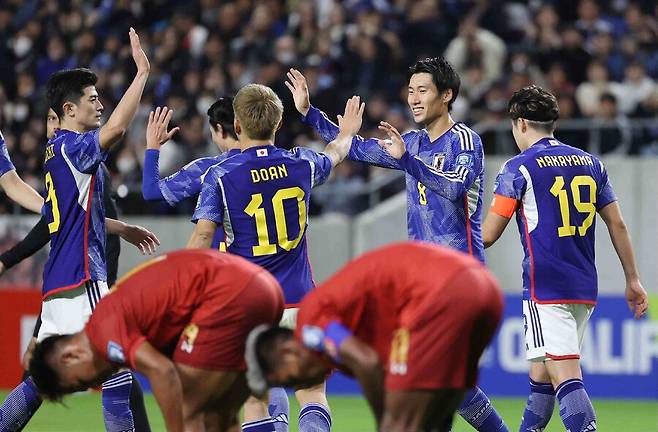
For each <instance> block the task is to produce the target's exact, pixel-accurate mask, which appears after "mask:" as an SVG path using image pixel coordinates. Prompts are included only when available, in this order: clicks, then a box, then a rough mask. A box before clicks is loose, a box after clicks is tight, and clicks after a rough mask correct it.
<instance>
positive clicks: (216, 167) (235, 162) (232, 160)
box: [205, 153, 248, 180]
mask: <svg viewBox="0 0 658 432" xmlns="http://www.w3.org/2000/svg"><path fill="white" fill-rule="evenodd" d="M221 156H223V155H219V157H214V158H209V159H212V161H213V163H212V164H210V165H209V166H208V169H207V170H206V175H205V177H206V178H212V179H214V180H219V179H220V178H222V177H224V176H226V175H228V174H230V173H231V172H233V171H234V170H235V169H236V168H238V167H240V166H241V165H242V164H244V163H245V162H246V161H247V160H248V157H247V155H245V154H244V153H237V154H234V155H231V156H228V157H224V158H221ZM209 162H210V161H209Z"/></svg>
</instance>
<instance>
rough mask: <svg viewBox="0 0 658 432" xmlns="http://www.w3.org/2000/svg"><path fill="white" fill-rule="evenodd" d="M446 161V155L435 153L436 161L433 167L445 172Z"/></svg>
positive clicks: (433, 161)
mask: <svg viewBox="0 0 658 432" xmlns="http://www.w3.org/2000/svg"><path fill="white" fill-rule="evenodd" d="M445 160H446V154H445V153H434V159H433V160H432V166H433V167H434V168H435V169H436V170H438V171H443V163H444V162H445Z"/></svg>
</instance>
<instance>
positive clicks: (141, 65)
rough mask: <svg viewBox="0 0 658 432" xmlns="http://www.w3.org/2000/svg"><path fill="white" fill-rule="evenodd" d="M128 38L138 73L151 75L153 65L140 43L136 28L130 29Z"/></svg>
mask: <svg viewBox="0 0 658 432" xmlns="http://www.w3.org/2000/svg"><path fill="white" fill-rule="evenodd" d="M128 36H129V37H130V48H131V50H132V55H133V60H134V61H135V65H136V66H137V73H138V74H140V73H149V71H150V70H151V65H150V63H149V59H148V58H147V57H146V53H145V52H144V50H143V49H142V44H141V43H140V42H139V36H138V35H137V32H136V31H135V29H134V28H132V27H130V31H129V32H128Z"/></svg>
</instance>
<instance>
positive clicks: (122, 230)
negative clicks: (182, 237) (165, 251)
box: [105, 218, 160, 255]
mask: <svg viewBox="0 0 658 432" xmlns="http://www.w3.org/2000/svg"><path fill="white" fill-rule="evenodd" d="M105 229H106V230H107V232H108V233H109V234H116V235H118V236H119V237H121V238H122V239H124V240H125V241H127V242H128V243H131V244H133V245H135V247H137V249H139V250H140V252H141V253H142V255H151V254H153V253H154V252H155V251H156V249H157V248H158V246H159V245H160V240H158V237H156V235H155V234H153V233H152V232H151V231H149V230H147V229H146V228H144V227H141V226H139V225H131V224H127V223H125V222H122V221H120V220H116V219H110V218H105Z"/></svg>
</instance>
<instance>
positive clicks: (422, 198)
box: [418, 182, 427, 205]
mask: <svg viewBox="0 0 658 432" xmlns="http://www.w3.org/2000/svg"><path fill="white" fill-rule="evenodd" d="M425 189H427V187H426V186H425V185H424V184H422V183H421V182H418V202H419V203H420V204H421V205H427V194H426V193H425Z"/></svg>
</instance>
